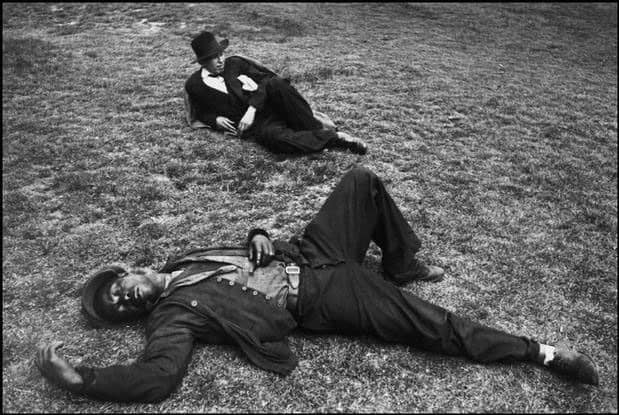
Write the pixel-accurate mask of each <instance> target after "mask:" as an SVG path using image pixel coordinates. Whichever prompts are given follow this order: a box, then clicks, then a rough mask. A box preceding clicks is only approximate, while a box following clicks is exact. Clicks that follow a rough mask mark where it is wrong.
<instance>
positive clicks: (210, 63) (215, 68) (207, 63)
mask: <svg viewBox="0 0 619 415" xmlns="http://www.w3.org/2000/svg"><path fill="white" fill-rule="evenodd" d="M200 64H201V65H202V67H203V68H205V69H206V70H207V71H209V72H210V73H212V74H219V73H221V72H223V70H224V54H223V53H221V54H220V55H219V56H215V57H214V58H210V59H206V60H204V61H202V62H201V63H200Z"/></svg>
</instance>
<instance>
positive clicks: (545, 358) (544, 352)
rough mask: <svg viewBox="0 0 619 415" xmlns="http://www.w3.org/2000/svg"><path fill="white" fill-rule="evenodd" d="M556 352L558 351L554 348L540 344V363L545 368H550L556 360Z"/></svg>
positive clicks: (538, 358)
mask: <svg viewBox="0 0 619 415" xmlns="http://www.w3.org/2000/svg"><path fill="white" fill-rule="evenodd" d="M555 351H556V349H555V347H554V346H550V345H547V344H543V343H540V344H539V354H538V356H537V361H538V363H540V364H542V365H544V366H548V363H550V362H551V361H552V360H553V359H554V358H555Z"/></svg>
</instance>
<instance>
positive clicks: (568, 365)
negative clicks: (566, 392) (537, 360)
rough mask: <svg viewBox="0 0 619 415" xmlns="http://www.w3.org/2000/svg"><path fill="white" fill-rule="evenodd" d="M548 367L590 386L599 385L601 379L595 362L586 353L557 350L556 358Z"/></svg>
mask: <svg viewBox="0 0 619 415" xmlns="http://www.w3.org/2000/svg"><path fill="white" fill-rule="evenodd" d="M548 367H549V368H550V369H551V370H553V371H555V372H557V373H559V374H561V375H565V376H567V377H569V378H571V379H573V380H577V381H579V382H581V383H587V384H589V385H596V386H597V385H598V384H599V383H600V378H599V375H598V369H597V367H596V366H595V363H594V362H593V360H592V359H591V358H590V357H589V356H587V355H586V354H584V353H580V352H575V351H571V350H566V349H559V348H555V355H554V358H553V359H552V360H551V361H550V362H548Z"/></svg>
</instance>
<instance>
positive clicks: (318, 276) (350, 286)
mask: <svg viewBox="0 0 619 415" xmlns="http://www.w3.org/2000/svg"><path fill="white" fill-rule="evenodd" d="M370 240H373V241H375V242H376V244H377V245H378V246H379V247H380V248H381V250H382V251H383V267H384V268H385V271H386V274H387V278H388V279H390V278H393V275H394V274H397V273H400V272H402V271H403V270H404V269H405V268H407V267H415V265H416V260H415V259H414V256H415V252H416V251H417V250H418V249H419V246H420V243H419V240H418V238H417V237H416V236H415V233H414V232H413V230H412V229H411V228H410V226H409V225H408V223H407V222H406V220H405V219H404V217H403V216H402V213H401V212H400V210H399V209H398V208H397V206H395V204H394V202H393V200H392V199H391V197H390V195H389V194H388V193H387V191H386V189H385V187H384V185H383V183H382V182H381V181H380V179H379V178H378V177H377V176H376V175H375V174H374V173H372V172H371V171H369V170H367V169H354V170H352V171H350V172H348V173H347V174H346V175H345V176H344V177H343V178H342V180H341V181H340V183H339V184H338V185H337V186H336V188H335V189H334V191H333V193H332V194H331V195H330V196H329V198H328V199H327V201H326V202H325V204H324V205H323V207H322V208H321V209H320V211H319V212H318V215H317V216H316V217H315V218H314V219H313V220H312V221H311V223H310V224H309V225H308V226H307V228H306V229H305V233H304V235H303V238H302V239H301V241H300V248H301V251H302V253H303V254H304V256H306V258H307V259H308V260H309V261H310V264H311V269H307V270H305V271H304V273H303V274H302V278H301V286H300V292H299V306H298V322H299V326H300V327H302V328H304V329H308V330H311V331H315V332H321V333H328V332H332V333H333V332H337V333H342V334H371V335H375V336H378V337H379V338H380V339H382V340H385V341H388V342H398V343H403V344H408V345H412V346H416V347H419V348H422V349H425V350H429V351H435V352H439V353H444V354H447V355H456V356H466V357H469V358H471V359H473V360H475V361H480V362H490V361H497V360H503V359H516V360H533V359H535V358H536V356H537V355H538V353H539V344H538V343H536V342H534V341H533V340H530V339H528V338H525V337H518V336H514V335H511V334H508V333H505V332H503V331H500V330H496V329H493V328H490V327H486V326H483V325H481V324H478V323H475V322H472V321H470V320H467V319H465V318H461V317H458V316H456V315H455V314H453V313H451V312H450V311H447V310H446V309H444V308H442V307H439V306H437V305H434V304H431V303H429V302H427V301H425V300H422V299H421V298H419V297H417V296H416V295H414V294H412V293H409V292H406V291H403V290H401V289H399V288H398V287H397V286H396V285H394V284H392V283H391V282H389V281H387V280H385V279H384V278H382V277H381V276H380V275H379V274H377V273H376V272H373V271H370V270H368V269H366V268H364V267H362V266H361V262H362V261H363V258H364V256H365V252H366V250H367V248H368V244H369V242H370Z"/></svg>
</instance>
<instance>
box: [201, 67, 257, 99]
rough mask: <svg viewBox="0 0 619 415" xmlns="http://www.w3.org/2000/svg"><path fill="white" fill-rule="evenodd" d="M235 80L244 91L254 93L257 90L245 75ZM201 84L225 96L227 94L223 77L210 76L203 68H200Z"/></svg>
mask: <svg viewBox="0 0 619 415" xmlns="http://www.w3.org/2000/svg"><path fill="white" fill-rule="evenodd" d="M237 79H238V80H239V81H241V83H242V84H243V85H242V89H244V90H245V91H255V90H256V89H258V85H257V84H256V83H255V82H254V80H253V79H251V78H250V77H249V76H247V75H239V76H238V77H237ZM202 82H204V84H205V85H207V86H210V87H211V88H215V89H216V90H218V91H221V92H223V93H225V94H227V93H228V88H226V83H225V82H224V77H223V76H221V75H218V76H211V73H210V72H209V71H207V70H206V69H204V68H202Z"/></svg>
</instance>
